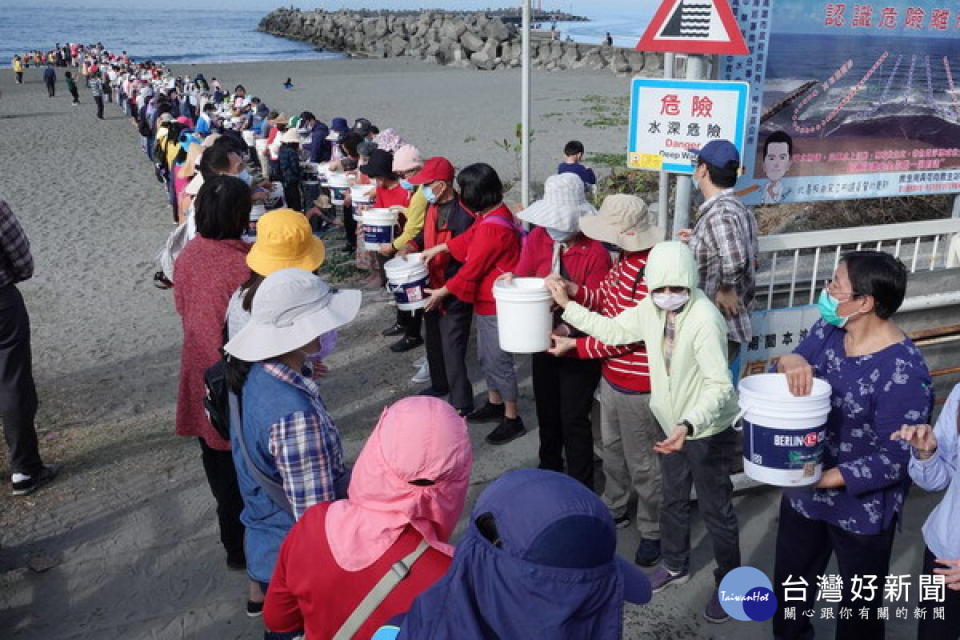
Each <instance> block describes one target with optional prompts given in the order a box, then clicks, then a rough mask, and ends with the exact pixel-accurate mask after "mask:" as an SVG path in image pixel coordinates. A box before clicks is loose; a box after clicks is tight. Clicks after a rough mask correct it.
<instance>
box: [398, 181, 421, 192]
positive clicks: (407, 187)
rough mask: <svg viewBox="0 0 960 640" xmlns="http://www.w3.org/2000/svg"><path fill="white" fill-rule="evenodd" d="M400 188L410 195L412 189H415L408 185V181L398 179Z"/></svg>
mask: <svg viewBox="0 0 960 640" xmlns="http://www.w3.org/2000/svg"><path fill="white" fill-rule="evenodd" d="M400 186H401V187H403V188H404V189H406V190H407V191H409V192H410V193H413V191H414V189H416V188H417V187H416V186H414V185H412V184H410V181H409V180H404V179H403V178H401V179H400Z"/></svg>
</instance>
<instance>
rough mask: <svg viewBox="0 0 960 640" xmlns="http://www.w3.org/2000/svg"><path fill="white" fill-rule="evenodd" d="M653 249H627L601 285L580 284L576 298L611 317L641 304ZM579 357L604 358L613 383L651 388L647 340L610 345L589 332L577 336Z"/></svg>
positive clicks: (646, 390) (641, 389)
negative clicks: (628, 251) (630, 250)
mask: <svg viewBox="0 0 960 640" xmlns="http://www.w3.org/2000/svg"><path fill="white" fill-rule="evenodd" d="M649 253H650V251H649V250H647V251H638V252H635V253H625V254H623V256H622V257H621V258H620V260H619V261H618V262H617V264H615V265H614V266H613V268H612V269H611V270H610V273H608V274H607V277H606V278H605V279H604V281H603V284H601V285H600V286H599V287H583V286H581V287H580V290H579V291H577V295H576V296H574V298H573V299H574V301H576V302H578V303H580V304H582V305H583V306H584V307H586V308H588V309H590V310H591V311H597V312H599V313H602V314H603V315H604V316H606V317H608V318H612V317H614V316H617V315H619V314H620V313H622V312H623V311H626V310H627V309H630V308H632V307H635V306H637V305H638V304H639V303H640V301H641V300H643V299H644V298H646V297H647V281H646V280H645V279H644V278H643V270H644V269H645V268H646V265H647V256H648V255H649ZM577 357H578V358H584V359H586V358H603V359H604V360H603V377H604V379H605V380H606V381H607V382H609V383H610V384H612V385H614V386H617V387H620V388H623V389H627V390H629V391H635V392H638V393H649V392H650V368H649V365H648V364H647V352H646V350H645V349H644V346H643V343H642V342H638V343H636V344H631V345H624V346H619V347H610V346H607V345H605V344H603V343H602V342H600V341H599V340H597V339H596V338H591V337H589V336H587V337H585V338H577Z"/></svg>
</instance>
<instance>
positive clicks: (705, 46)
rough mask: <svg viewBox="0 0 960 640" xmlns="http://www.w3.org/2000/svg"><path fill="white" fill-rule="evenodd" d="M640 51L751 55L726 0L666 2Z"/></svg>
mask: <svg viewBox="0 0 960 640" xmlns="http://www.w3.org/2000/svg"><path fill="white" fill-rule="evenodd" d="M637 50H638V51H672V52H675V53H703V54H710V55H713V54H716V55H732V56H745V55H748V54H749V53H750V49H749V48H748V47H747V43H746V42H745V41H744V39H743V34H742V33H740V27H739V26H738V25H737V20H736V18H735V17H734V15H733V11H731V10H730V5H729V4H728V3H727V0H665V1H664V2H661V3H660V8H659V9H658V10H657V14H656V15H655V16H654V17H653V20H651V21H650V26H648V27H647V30H646V32H645V33H644V34H643V37H642V38H640V42H638V43H637Z"/></svg>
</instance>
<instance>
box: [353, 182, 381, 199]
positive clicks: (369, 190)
mask: <svg viewBox="0 0 960 640" xmlns="http://www.w3.org/2000/svg"><path fill="white" fill-rule="evenodd" d="M376 196H377V186H376V185H373V184H355V185H353V186H352V187H350V197H351V198H353V199H354V200H373V199H374V198H375V197H376Z"/></svg>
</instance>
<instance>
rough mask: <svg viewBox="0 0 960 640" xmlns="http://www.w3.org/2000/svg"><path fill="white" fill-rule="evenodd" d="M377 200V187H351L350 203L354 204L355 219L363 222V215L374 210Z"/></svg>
mask: <svg viewBox="0 0 960 640" xmlns="http://www.w3.org/2000/svg"><path fill="white" fill-rule="evenodd" d="M376 199H377V185H375V184H358V185H354V186H352V187H350V201H351V202H352V203H353V219H354V220H356V221H357V222H359V223H362V222H363V214H364V213H366V212H367V211H368V210H369V209H372V208H373V203H374V201H375V200H376Z"/></svg>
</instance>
